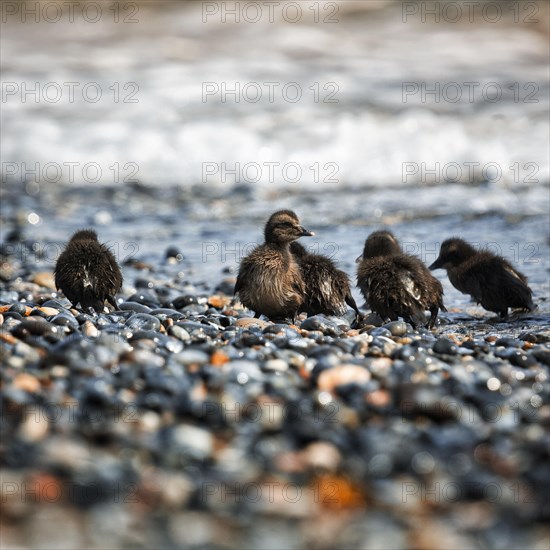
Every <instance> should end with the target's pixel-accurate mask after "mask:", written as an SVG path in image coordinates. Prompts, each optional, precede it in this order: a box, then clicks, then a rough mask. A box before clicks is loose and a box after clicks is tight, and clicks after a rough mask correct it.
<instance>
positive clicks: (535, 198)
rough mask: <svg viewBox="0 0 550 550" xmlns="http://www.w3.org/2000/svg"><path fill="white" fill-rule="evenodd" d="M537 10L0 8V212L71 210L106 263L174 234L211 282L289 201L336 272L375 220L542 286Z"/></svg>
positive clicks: (152, 248)
mask: <svg viewBox="0 0 550 550" xmlns="http://www.w3.org/2000/svg"><path fill="white" fill-rule="evenodd" d="M548 10H549V6H548V4H547V2H519V3H512V2H484V1H480V2H476V3H474V4H468V3H461V2H390V1H379V0H372V1H371V0H365V1H348V2H300V3H294V2H282V3H279V4H278V5H275V4H273V3H269V2H266V3H265V4H262V3H254V2H186V1H167V2H164V1H159V0H155V1H154V2H127V3H120V2H99V3H89V2H88V3H87V2H77V3H75V4H74V5H68V4H67V5H64V4H63V2H47V3H42V2H7V3H6V4H5V5H3V7H2V43H1V45H2V72H3V79H4V80H3V83H2V104H1V107H2V144H1V158H2V183H3V186H2V187H3V191H2V202H3V208H2V220H3V226H4V228H10V227H12V226H13V225H14V224H21V225H22V226H23V227H24V228H25V229H26V230H27V232H28V233H29V234H31V235H34V236H35V237H39V236H40V237H41V238H43V239H46V240H50V241H54V242H64V241H65V240H66V239H67V236H68V235H69V234H70V232H71V231H73V230H74V229H75V228H77V227H80V226H82V225H91V226H94V227H96V228H98V230H99V233H100V235H101V236H102V237H103V238H104V240H109V242H112V243H116V244H115V249H116V250H117V251H120V249H121V248H124V246H126V245H127V243H128V242H129V241H131V242H132V243H134V244H133V245H132V246H131V247H129V248H128V250H127V251H126V252H127V253H126V254H125V255H124V254H122V253H121V254H120V257H121V259H122V260H124V259H125V258H126V259H127V257H128V256H130V255H140V256H141V257H148V258H149V259H151V260H155V259H158V258H157V257H158V256H159V255H160V256H161V255H162V248H163V246H159V242H162V243H163V245H164V244H166V245H168V244H177V245H179V246H180V247H182V248H183V250H184V252H185V254H186V256H187V258H189V259H190V260H192V261H193V268H192V269H193V270H194V272H196V273H197V276H198V277H202V278H203V279H206V280H211V279H212V278H213V277H217V276H218V275H219V273H220V269H222V268H223V267H230V268H231V269H233V268H235V267H236V266H237V264H238V260H239V257H240V256H241V255H242V253H243V250H245V251H246V250H247V249H248V250H249V249H250V243H254V242H257V241H259V240H261V226H262V224H263V223H264V221H265V218H266V216H267V215H268V214H269V213H270V212H271V211H272V210H273V209H274V208H276V207H289V208H294V209H296V210H297V212H298V214H299V215H300V216H301V218H302V219H303V222H304V224H305V225H306V226H312V228H313V230H315V231H316V232H317V234H318V237H319V238H318V240H317V241H316V242H315V243H308V244H309V245H310V246H311V247H313V248H316V249H318V250H319V251H321V252H325V253H327V254H329V255H333V256H334V257H336V259H338V260H339V261H340V262H341V263H342V265H343V266H344V267H345V268H346V269H348V270H353V268H354V266H353V258H355V257H356V256H357V255H358V253H359V252H360V250H361V247H362V242H363V240H364V238H365V237H366V235H367V233H368V232H369V231H370V230H371V229H373V228H375V227H379V226H392V227H393V229H394V230H395V231H396V234H397V236H398V237H399V238H400V239H401V240H402V241H404V242H405V243H410V244H407V250H408V251H410V252H413V253H416V254H418V255H421V256H422V257H423V259H425V261H427V262H431V261H433V259H434V258H435V256H436V253H437V247H438V244H439V242H440V241H441V240H442V239H443V238H445V237H446V236H449V235H453V234H459V235H463V236H464V237H466V238H468V239H469V240H471V241H473V242H475V243H478V244H479V245H480V246H490V247H491V248H492V249H494V250H496V251H497V252H500V253H502V254H504V255H505V256H507V257H508V258H510V260H511V261H513V262H514V263H515V264H516V265H517V267H518V268H520V269H524V270H525V271H527V272H528V275H530V276H531V278H532V279H534V281H533V282H534V283H535V284H536V285H544V284H545V283H546V280H547V278H548V271H547V270H548V239H547V233H548V231H547V229H548V211H549V193H548V180H549V157H548V154H549V153H548V151H549V143H548V141H549V116H548V113H549V111H548V107H549V87H548V83H549V77H548V38H549V36H548V35H549V33H548ZM247 246H248V248H247ZM48 259H49V260H53V261H55V258H48ZM446 290H447V292H449V293H450V295H451V296H452V298H453V300H457V301H458V303H461V302H463V298H462V297H461V296H460V295H459V294H458V293H455V292H454V290H453V289H452V288H451V287H450V286H449V287H448V288H446ZM537 290H538V291H539V292H541V293H542V294H547V292H548V287H547V286H546V287H544V286H541V287H539V288H538V289H537Z"/></svg>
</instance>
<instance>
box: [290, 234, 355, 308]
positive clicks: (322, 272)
mask: <svg viewBox="0 0 550 550" xmlns="http://www.w3.org/2000/svg"><path fill="white" fill-rule="evenodd" d="M290 251H291V252H292V254H294V257H295V258H296V260H297V261H298V264H299V266H300V269H301V271H302V278H303V280H304V283H305V285H306V293H305V303H304V310H305V311H306V313H307V315H308V317H309V316H311V315H317V314H318V313H323V314H325V315H343V314H344V313H345V312H346V310H347V308H346V304H347V305H349V306H350V307H351V308H352V309H353V310H354V311H355V313H356V314H357V315H358V316H359V315H360V313H359V309H358V308H357V304H356V303H355V300H354V299H353V296H352V295H351V290H350V282H349V277H348V276H347V275H346V274H345V273H344V272H343V271H341V270H340V269H338V268H337V267H336V264H335V263H334V262H333V261H332V260H331V259H330V258H327V257H326V256H322V255H321V254H311V253H310V252H307V250H306V249H305V248H304V247H303V246H302V245H301V244H300V243H298V242H294V243H292V244H291V245H290Z"/></svg>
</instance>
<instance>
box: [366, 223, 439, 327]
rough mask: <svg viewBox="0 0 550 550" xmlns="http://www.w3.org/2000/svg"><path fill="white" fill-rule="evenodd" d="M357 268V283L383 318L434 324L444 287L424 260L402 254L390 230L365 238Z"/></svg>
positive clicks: (420, 324)
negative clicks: (426, 313) (427, 314)
mask: <svg viewBox="0 0 550 550" xmlns="http://www.w3.org/2000/svg"><path fill="white" fill-rule="evenodd" d="M357 260H358V261H360V264H359V267H358V268H357V286H358V287H359V288H360V289H361V292H362V293H363V296H364V297H365V299H366V300H367V302H368V304H369V305H370V308H371V309H372V311H373V312H375V313H377V314H378V315H380V316H381V317H382V318H383V319H387V318H389V319H391V320H392V321H395V320H397V318H398V317H402V318H403V319H404V320H405V321H406V322H408V323H410V324H411V325H412V326H413V327H415V328H416V327H418V326H424V325H426V320H425V317H424V311H426V310H429V311H430V313H431V316H430V319H429V321H428V323H427V326H428V328H433V327H434V326H435V322H436V320H437V315H438V313H439V310H441V311H447V310H446V309H445V306H444V305H443V287H442V285H441V283H440V282H439V281H438V280H437V279H436V278H435V277H434V276H433V275H432V274H431V273H430V272H429V271H428V268H427V267H426V266H425V265H424V264H423V263H422V261H421V260H419V259H418V258H416V257H415V256H411V255H409V254H403V253H402V252H401V248H400V246H399V243H398V242H397V239H396V238H395V237H394V236H393V235H392V234H391V233H390V232H389V231H375V232H374V233H372V234H371V235H369V237H368V238H367V240H366V241H365V247H364V250H363V255H362V256H360V257H359V258H357Z"/></svg>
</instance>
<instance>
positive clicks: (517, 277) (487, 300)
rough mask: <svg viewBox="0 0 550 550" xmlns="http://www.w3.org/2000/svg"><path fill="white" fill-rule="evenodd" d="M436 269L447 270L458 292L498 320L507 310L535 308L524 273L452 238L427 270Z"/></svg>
mask: <svg viewBox="0 0 550 550" xmlns="http://www.w3.org/2000/svg"><path fill="white" fill-rule="evenodd" d="M439 268H443V269H446V270H447V275H448V277H449V281H451V284H452V285H453V286H454V287H455V288H456V289H457V290H460V292H462V293H463V294H469V295H470V296H471V297H472V298H473V299H474V300H475V301H476V302H477V303H478V304H481V305H482V306H483V307H484V308H485V309H486V310H488V311H494V312H495V313H498V314H499V315H500V316H501V317H506V316H507V315H508V308H518V309H523V310H529V311H533V309H535V308H536V306H535V305H534V304H533V292H532V291H531V289H530V288H529V286H528V285H527V277H525V275H523V273H520V272H519V271H518V270H517V269H514V268H513V267H512V266H511V264H510V262H508V261H507V260H505V259H504V258H502V257H501V256H497V255H496V254H493V253H492V252H489V251H488V250H481V251H476V250H475V248H474V247H473V246H471V245H469V244H468V243H467V242H466V241H464V240H462V239H459V238H456V237H454V238H451V239H447V240H446V241H444V242H443V244H442V245H441V250H440V251H439V257H438V258H437V260H436V261H435V262H434V263H433V264H432V265H431V266H430V269H432V270H433V269H439Z"/></svg>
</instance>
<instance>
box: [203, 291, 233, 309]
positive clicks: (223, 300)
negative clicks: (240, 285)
mask: <svg viewBox="0 0 550 550" xmlns="http://www.w3.org/2000/svg"><path fill="white" fill-rule="evenodd" d="M231 300H232V298H230V297H229V296H221V295H220V294H214V295H213V296H210V298H208V305H209V306H212V307H215V308H216V309H223V308H224V307H225V306H228V305H229V304H230V303H231Z"/></svg>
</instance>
